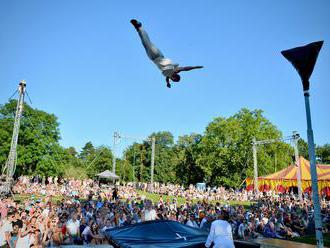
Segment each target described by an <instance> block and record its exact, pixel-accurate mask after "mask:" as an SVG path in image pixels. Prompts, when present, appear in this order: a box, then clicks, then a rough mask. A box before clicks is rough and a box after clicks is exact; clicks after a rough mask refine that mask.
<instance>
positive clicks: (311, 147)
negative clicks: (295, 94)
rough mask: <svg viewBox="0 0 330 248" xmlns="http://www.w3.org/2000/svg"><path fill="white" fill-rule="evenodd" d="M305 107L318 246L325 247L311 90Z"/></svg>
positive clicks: (306, 98)
mask: <svg viewBox="0 0 330 248" xmlns="http://www.w3.org/2000/svg"><path fill="white" fill-rule="evenodd" d="M304 96H305V107H306V119H307V139H308V155H309V158H310V170H311V176H312V190H313V205H314V221H315V231H316V241H317V246H318V247H323V246H324V244H323V234H322V219H321V207H320V199H319V189H318V184H317V171H316V158H315V145H314V135H313V129H312V121H311V111H310V104H309V91H308V90H306V91H304Z"/></svg>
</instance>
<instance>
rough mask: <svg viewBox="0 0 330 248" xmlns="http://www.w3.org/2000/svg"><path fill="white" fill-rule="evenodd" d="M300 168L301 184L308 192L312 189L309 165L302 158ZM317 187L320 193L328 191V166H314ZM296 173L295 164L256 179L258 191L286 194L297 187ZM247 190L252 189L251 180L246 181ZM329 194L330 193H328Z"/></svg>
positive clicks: (329, 184) (329, 182)
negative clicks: (291, 188) (273, 191)
mask: <svg viewBox="0 0 330 248" xmlns="http://www.w3.org/2000/svg"><path fill="white" fill-rule="evenodd" d="M299 160H300V166H301V184H302V190H303V191H304V192H310V191H311V187H312V181H311V173H310V163H309V161H308V160H306V159H305V158H304V157H300V158H299ZM316 166H317V167H316V170H317V176H318V186H319V190H320V191H329V190H328V189H330V165H325V164H317V165H316ZM297 171H298V167H297V166H296V165H295V164H292V165H290V166H288V167H287V168H285V169H283V170H280V171H278V172H275V173H273V174H270V175H267V176H260V177H258V185H259V190H260V191H268V190H275V191H278V192H282V193H284V192H286V191H288V190H289V188H290V187H297ZM246 188H247V190H252V189H253V188H254V185H253V178H247V179H246ZM329 192H330V191H329Z"/></svg>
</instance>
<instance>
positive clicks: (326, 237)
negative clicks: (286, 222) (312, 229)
mask: <svg viewBox="0 0 330 248" xmlns="http://www.w3.org/2000/svg"><path fill="white" fill-rule="evenodd" d="M292 241H295V242H300V243H305V244H312V245H316V239H315V235H309V236H304V237H297V238H293V239H292ZM323 242H324V246H326V247H330V234H329V233H324V234H323Z"/></svg>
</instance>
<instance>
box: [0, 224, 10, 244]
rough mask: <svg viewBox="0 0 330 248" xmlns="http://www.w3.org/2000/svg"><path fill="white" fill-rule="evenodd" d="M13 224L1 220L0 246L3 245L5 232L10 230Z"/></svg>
mask: <svg viewBox="0 0 330 248" xmlns="http://www.w3.org/2000/svg"><path fill="white" fill-rule="evenodd" d="M12 231H13V225H12V224H11V223H10V222H9V221H8V220H4V221H2V226H1V225H0V246H2V245H5V244H6V243H7V241H6V232H12Z"/></svg>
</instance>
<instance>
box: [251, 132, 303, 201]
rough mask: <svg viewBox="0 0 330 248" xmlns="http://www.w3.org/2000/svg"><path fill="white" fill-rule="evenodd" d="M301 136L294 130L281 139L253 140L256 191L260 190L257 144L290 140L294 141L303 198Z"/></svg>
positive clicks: (299, 191) (299, 189)
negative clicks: (299, 144)
mask: <svg viewBox="0 0 330 248" xmlns="http://www.w3.org/2000/svg"><path fill="white" fill-rule="evenodd" d="M299 139H300V136H299V134H298V133H297V132H295V131H294V132H292V135H291V136H288V137H285V138H279V139H268V140H260V141H257V140H256V139H255V138H253V140H252V150H253V166H254V190H255V191H256V192H258V191H259V187H258V160H257V146H258V145H265V144H271V143H274V142H279V141H285V140H290V141H293V146H294V151H295V163H296V166H297V168H298V170H297V181H298V183H297V184H298V194H299V198H300V199H302V189H301V167H300V160H299V151H298V140H299Z"/></svg>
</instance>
